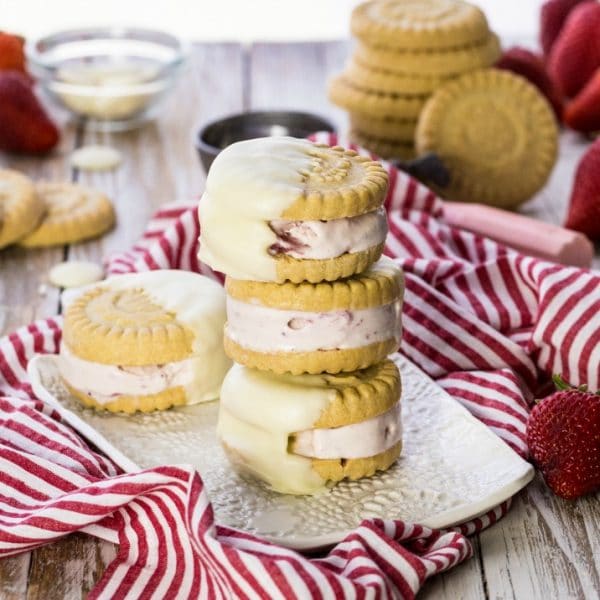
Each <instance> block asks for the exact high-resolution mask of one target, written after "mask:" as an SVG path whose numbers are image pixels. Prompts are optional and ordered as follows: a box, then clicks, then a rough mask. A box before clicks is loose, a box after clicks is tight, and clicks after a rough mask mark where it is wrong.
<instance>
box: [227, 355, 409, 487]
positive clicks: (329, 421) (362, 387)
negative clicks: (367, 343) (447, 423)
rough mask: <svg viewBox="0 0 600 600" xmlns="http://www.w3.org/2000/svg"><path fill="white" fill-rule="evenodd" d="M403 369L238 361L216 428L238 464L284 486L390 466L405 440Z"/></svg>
mask: <svg viewBox="0 0 600 600" xmlns="http://www.w3.org/2000/svg"><path fill="white" fill-rule="evenodd" d="M400 393H401V383H400V374H399V372H398V368H397V366H396V365H395V364H394V363H393V362H392V361H391V360H384V361H382V362H380V363H377V364H375V365H373V366H371V367H369V368H368V369H364V370H362V371H356V372H353V373H347V374H340V375H328V374H322V375H282V374H274V373H269V372H263V371H259V370H255V369H249V368H247V367H242V366H240V365H234V367H233V368H232V369H231V371H230V372H229V373H228V374H227V376H226V378H225V381H224V382H223V388H222V393H221V405H220V412H219V423H218V425H217V432H218V435H219V438H220V440H221V442H222V443H223V445H224V447H225V449H226V451H227V454H228V455H229V457H230V459H231V461H232V462H233V464H234V465H235V466H236V467H237V468H239V469H240V470H242V471H245V472H249V473H252V474H253V475H255V476H257V477H259V478H260V479H262V480H263V481H265V482H266V483H267V484H269V485H270V486H271V487H272V488H273V489H275V490H277V491H280V492H283V493H294V494H304V493H314V492H315V491H317V490H318V489H322V488H323V486H324V485H326V484H327V483H331V482H336V481H341V480H342V479H345V478H349V479H358V478H360V477H365V476H370V475H372V474H373V473H374V472H375V471H377V470H384V469H386V468H388V467H389V466H390V465H391V464H392V463H393V462H394V460H395V459H396V458H397V457H398V455H399V453H400V449H401V445H402V441H401V424H400V406H399V398H400Z"/></svg>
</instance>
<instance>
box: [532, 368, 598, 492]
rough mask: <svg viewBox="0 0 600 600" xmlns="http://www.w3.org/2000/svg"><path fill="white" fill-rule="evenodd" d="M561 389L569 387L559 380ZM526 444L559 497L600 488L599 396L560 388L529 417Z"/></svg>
mask: <svg viewBox="0 0 600 600" xmlns="http://www.w3.org/2000/svg"><path fill="white" fill-rule="evenodd" d="M558 386H559V387H562V388H565V387H567V386H565V385H564V384H563V383H562V381H560V380H559V381H558ZM527 444H528V445H529V451H530V453H531V457H532V459H533V461H534V462H535V464H536V465H537V467H538V469H539V470H540V471H541V473H542V475H543V476H544V479H545V481H546V483H547V484H548V487H550V489H551V490H552V491H553V492H554V493H555V494H557V495H558V496H561V497H563V498H568V499H574V498H578V497H579V496H583V495H585V494H590V493H592V492H594V491H596V490H598V489H600V395H598V394H593V393H591V392H586V391H585V390H584V389H583V388H582V389H561V390H560V391H558V392H555V393H554V394H552V395H551V396H548V398H546V399H545V400H542V401H541V402H540V403H539V404H537V405H536V406H535V408H534V409H533V410H532V411H531V415H530V416H529V421H528V422H527Z"/></svg>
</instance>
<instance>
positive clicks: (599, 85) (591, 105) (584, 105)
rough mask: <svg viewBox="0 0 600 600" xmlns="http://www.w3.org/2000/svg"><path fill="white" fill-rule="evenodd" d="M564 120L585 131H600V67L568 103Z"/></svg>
mask: <svg viewBox="0 0 600 600" xmlns="http://www.w3.org/2000/svg"><path fill="white" fill-rule="evenodd" d="M599 35H600V32H599ZM564 121H565V124H566V125H568V126H569V127H570V128H571V129H575V130H576V131H582V132H583V133H591V132H593V131H600V69H598V70H597V71H596V74H595V75H594V76H593V77H592V78H591V79H590V80H589V81H588V83H587V85H586V86H585V87H584V88H583V89H582V90H581V91H580V92H579V94H577V96H575V98H574V99H573V100H572V101H571V102H569V104H567V107H566V108H565V112H564Z"/></svg>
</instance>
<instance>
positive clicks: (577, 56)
mask: <svg viewBox="0 0 600 600" xmlns="http://www.w3.org/2000/svg"><path fill="white" fill-rule="evenodd" d="M598 67H600V2H584V3H583V4H580V5H579V6H576V7H575V8H574V9H573V10H572V11H571V14H570V15H569V17H568V19H567V21H566V22H565V24H564V26H563V28H562V30H561V32H560V34H559V36H558V38H557V39H556V41H555V42H554V45H553V46H552V51H551V52H550V57H549V59H548V72H549V73H550V76H551V77H552V79H553V80H554V83H555V84H556V86H557V87H558V89H559V90H560V91H561V93H562V94H563V95H565V96H568V97H573V96H576V95H577V93H578V92H579V90H581V89H582V88H583V86H584V85H585V84H586V83H587V82H588V81H589V79H590V78H591V77H592V75H593V74H594V73H595V71H596V69H598Z"/></svg>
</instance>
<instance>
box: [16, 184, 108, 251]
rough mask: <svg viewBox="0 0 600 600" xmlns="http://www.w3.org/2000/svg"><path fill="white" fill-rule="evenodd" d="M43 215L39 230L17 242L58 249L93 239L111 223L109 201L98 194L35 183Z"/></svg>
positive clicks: (62, 185)
mask: <svg viewBox="0 0 600 600" xmlns="http://www.w3.org/2000/svg"><path fill="white" fill-rule="evenodd" d="M35 189H36V192H37V195H38V197H39V199H40V200H41V201H42V202H43V204H44V206H45V208H46V212H45V216H44V218H43V219H42V221H41V223H40V224H39V227H38V228H37V229H35V231H33V232H32V233H30V234H29V235H27V236H26V237H25V238H23V239H22V240H20V241H19V244H20V245H21V246H25V247H27V248H36V247H46V246H62V245H64V244H72V243H75V242H81V241H83V240H88V239H90V238H94V237H97V236H99V235H101V234H103V233H105V232H106V231H108V230H109V229H110V228H111V227H112V226H113V225H114V223H115V212H114V209H113V206H112V204H111V202H110V200H109V199H108V198H107V197H106V196H105V195H104V194H103V193H101V192H98V191H96V190H93V189H91V188H88V187H83V186H81V185H77V184H75V183H38V184H37V185H36V187H35Z"/></svg>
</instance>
